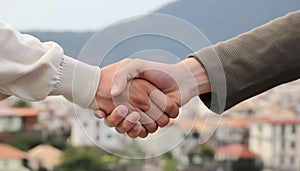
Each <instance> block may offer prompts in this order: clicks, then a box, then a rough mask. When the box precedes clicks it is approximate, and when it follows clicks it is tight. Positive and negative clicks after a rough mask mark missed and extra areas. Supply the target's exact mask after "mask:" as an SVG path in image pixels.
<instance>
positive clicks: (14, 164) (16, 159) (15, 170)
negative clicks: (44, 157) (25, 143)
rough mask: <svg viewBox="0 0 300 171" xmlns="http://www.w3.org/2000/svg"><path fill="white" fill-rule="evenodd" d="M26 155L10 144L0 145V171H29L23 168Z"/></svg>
mask: <svg viewBox="0 0 300 171" xmlns="http://www.w3.org/2000/svg"><path fill="white" fill-rule="evenodd" d="M25 158H26V153H25V152H23V151H21V150H19V149H17V148H15V147H12V146H10V145H8V144H0V171H29V169H27V168H26V167H24V166H23V160H24V159H25Z"/></svg>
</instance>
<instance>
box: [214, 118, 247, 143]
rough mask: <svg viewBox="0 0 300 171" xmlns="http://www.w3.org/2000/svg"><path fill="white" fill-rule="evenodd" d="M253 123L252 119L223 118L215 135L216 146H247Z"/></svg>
mask: <svg viewBox="0 0 300 171" xmlns="http://www.w3.org/2000/svg"><path fill="white" fill-rule="evenodd" d="M251 122H252V119H251V118H250V117H223V118H222V121H221V123H220V124H219V126H218V129H217V130H216V133H215V137H214V138H215V146H225V145H228V144H235V143H240V144H243V145H245V146H247V145H248V141H249V128H250V125H251Z"/></svg>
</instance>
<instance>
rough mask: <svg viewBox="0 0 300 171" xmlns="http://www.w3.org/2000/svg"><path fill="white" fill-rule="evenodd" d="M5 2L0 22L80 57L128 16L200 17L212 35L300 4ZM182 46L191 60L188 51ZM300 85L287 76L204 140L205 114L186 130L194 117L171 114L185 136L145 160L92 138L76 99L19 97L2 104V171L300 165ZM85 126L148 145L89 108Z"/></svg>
mask: <svg viewBox="0 0 300 171" xmlns="http://www.w3.org/2000/svg"><path fill="white" fill-rule="evenodd" d="M0 2H1V6H0V21H2V22H5V23H8V24H10V25H12V26H13V27H14V28H16V29H18V30H20V31H21V32H22V33H27V34H31V35H34V36H36V37H38V38H39V39H40V40H42V41H55V42H57V43H59V44H60V45H61V46H62V47H63V48H64V51H65V54H66V55H69V56H71V57H74V58H77V57H78V55H79V53H80V51H81V49H82V47H83V46H84V44H85V43H86V42H87V41H88V39H89V38H90V37H91V36H92V35H93V34H94V33H95V32H96V31H97V30H99V29H101V28H104V27H106V26H108V25H109V24H112V23H114V22H116V21H119V20H120V19H125V18H127V17H130V16H135V15H140V14H145V13H163V14H169V15H173V16H176V17H179V18H182V19H184V20H186V21H188V22H190V23H191V24H193V25H195V26H196V27H197V28H198V29H200V30H201V31H202V32H203V33H204V34H205V35H206V36H207V38H208V39H209V40H210V42H211V43H212V44H215V43H217V42H220V41H224V40H227V39H229V38H232V37H234V36H237V35H239V34H241V33H244V32H246V31H249V30H251V29H253V28H255V27H257V26H259V25H262V24H264V23H266V22H268V21H270V20H272V19H274V18H277V17H280V16H283V15H285V14H287V13H288V12H290V11H295V10H299V9H300V1H299V0H288V1H281V0H243V1H241V0H226V1H220V0H201V1H199V0H198V1H197V0H143V1H140V0H130V1H121V0H110V1H104V0H86V1H78V0H72V1H71V0H63V1H62V0H26V1H18V0H1V1H0ZM162 27H163V25H162ZM183 34H184V32H183ZM122 54H123V55H124V57H126V56H128V55H130V54H129V51H128V53H122ZM175 55H176V56H180V58H181V59H184V58H185V57H186V55H187V54H184V53H178V54H175ZM299 87H300V82H299V81H294V82H291V83H288V84H285V85H281V86H279V87H276V88H274V89H271V90H269V91H268V92H265V93H263V94H261V95H259V96H256V97H254V98H251V99H249V100H247V101H245V102H243V103H241V104H239V105H237V106H235V107H233V108H232V109H230V110H228V111H226V113H225V114H224V115H223V119H222V121H221V124H220V125H219V127H218V129H217V130H216V132H215V133H214V134H213V136H212V137H211V138H210V139H209V141H207V142H206V143H205V144H201V145H200V144H198V139H199V137H200V134H201V133H203V132H201V131H202V128H203V125H204V120H201V119H200V120H198V121H197V123H196V124H195V126H194V128H193V129H192V130H191V131H190V132H189V133H188V134H185V133H183V134H182V132H185V129H186V127H187V126H188V125H190V123H191V122H192V121H191V120H189V119H184V120H180V122H171V123H170V125H172V126H175V127H177V128H178V134H179V135H181V134H182V135H181V136H183V137H184V138H185V141H183V142H182V143H181V144H179V145H178V146H177V147H176V148H174V149H173V150H172V151H170V152H168V153H165V154H163V155H162V156H160V157H155V158H152V159H145V160H130V159H124V158H120V157H117V156H114V155H111V154H109V153H106V152H104V151H101V150H100V149H99V148H97V147H95V145H94V143H92V142H91V141H90V140H89V138H88V137H87V136H86V135H85V133H84V132H83V131H82V130H81V128H80V126H79V125H78V122H77V120H76V117H75V114H74V110H73V106H72V104H70V103H69V102H68V101H66V100H65V99H64V98H62V97H49V98H47V99H46V100H44V101H42V102H34V103H30V102H25V101H22V100H20V99H17V98H14V97H12V98H9V99H7V100H5V101H2V102H1V103H0V142H1V143H0V171H23V170H24V171H25V170H33V171H42V170H43V171H44V170H48V171H84V170H87V171H99V170H100V171H102V170H103V171H110V170H120V171H121V170H122V171H124V170H125V171H126V170H128V171H129V170H130V171H148V170H154V169H155V170H158V171H160V170H161V171H176V170H178V171H179V170H180V171H181V170H182V171H185V170H186V171H193V170H203V171H240V170H244V171H260V170H264V171H277V170H278V171H281V170H282V171H299V170H300V88H299ZM191 112H192V111H191ZM203 112H209V111H208V110H204V109H203ZM175 123H176V124H175ZM174 124H175V125H174ZM83 127H86V130H89V131H91V132H90V134H92V135H95V139H96V140H98V141H99V142H101V143H102V144H107V145H108V146H109V147H110V148H111V149H112V150H116V151H120V150H121V151H122V150H127V151H132V153H136V152H140V150H142V149H140V148H139V147H138V145H136V144H130V145H129V146H128V148H125V149H124V144H126V143H127V142H126V141H125V140H122V139H121V140H120V139H118V138H117V137H114V135H113V134H112V131H113V130H111V129H108V128H106V127H105V125H104V123H103V121H101V120H96V119H95V118H93V117H87V118H86V120H85V121H84V123H83ZM120 142H121V144H120ZM162 143H164V142H162ZM153 148H155V147H153ZM153 150H155V149H153Z"/></svg>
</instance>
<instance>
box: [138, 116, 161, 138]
mask: <svg viewBox="0 0 300 171" xmlns="http://www.w3.org/2000/svg"><path fill="white" fill-rule="evenodd" d="M140 116H141V119H140V123H141V124H142V125H143V126H144V127H145V129H146V131H147V132H148V133H154V132H155V131H156V130H157V129H158V125H157V123H156V122H155V121H153V120H152V119H151V118H150V117H149V116H148V115H147V114H146V113H144V112H140Z"/></svg>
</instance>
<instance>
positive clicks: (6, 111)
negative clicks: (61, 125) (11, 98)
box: [0, 108, 41, 117]
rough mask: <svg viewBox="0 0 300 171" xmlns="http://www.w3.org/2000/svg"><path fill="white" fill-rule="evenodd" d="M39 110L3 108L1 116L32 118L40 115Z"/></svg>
mask: <svg viewBox="0 0 300 171" xmlns="http://www.w3.org/2000/svg"><path fill="white" fill-rule="evenodd" d="M40 112H41V111H40V110H39V109H35V108H2V109H0V116H20V117H30V116H37V115H39V114H40Z"/></svg>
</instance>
